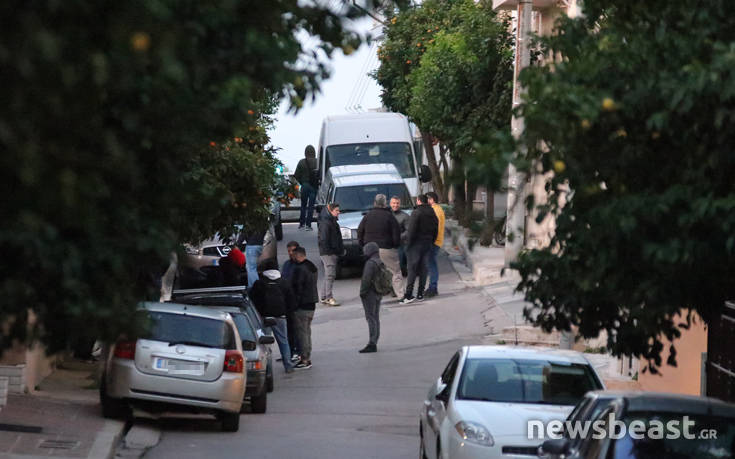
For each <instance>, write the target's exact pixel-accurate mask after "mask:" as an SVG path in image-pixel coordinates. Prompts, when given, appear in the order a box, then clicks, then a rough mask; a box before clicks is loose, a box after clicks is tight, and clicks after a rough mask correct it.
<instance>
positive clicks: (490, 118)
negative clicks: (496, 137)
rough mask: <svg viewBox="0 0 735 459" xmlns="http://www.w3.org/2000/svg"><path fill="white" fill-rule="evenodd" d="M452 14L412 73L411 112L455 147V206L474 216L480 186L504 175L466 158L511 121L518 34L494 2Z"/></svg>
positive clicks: (463, 6) (465, 216) (465, 5)
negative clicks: (477, 169) (479, 168)
mask: <svg viewBox="0 0 735 459" xmlns="http://www.w3.org/2000/svg"><path fill="white" fill-rule="evenodd" d="M449 15H450V18H451V20H450V23H452V24H454V25H453V26H452V27H451V28H447V30H446V31H439V32H437V34H436V35H435V38H434V39H432V40H430V43H429V45H428V46H427V49H426V52H425V53H424V55H423V57H422V58H421V63H420V64H419V66H418V68H416V69H415V70H414V71H413V72H411V74H410V75H409V82H410V83H411V91H412V98H411V101H410V106H409V113H410V114H411V116H412V117H413V118H414V119H415V120H416V122H417V123H418V124H419V125H420V126H423V127H424V128H425V129H427V130H428V131H429V132H431V133H432V134H433V135H434V136H436V137H437V138H439V139H440V140H441V142H442V143H444V144H445V145H446V146H447V147H448V148H449V151H450V152H451V158H452V161H453V164H454V165H455V167H453V174H452V175H453V177H452V178H453V182H454V183H455V184H456V187H455V200H456V202H455V209H456V210H457V211H458V212H457V213H458V215H459V217H460V221H463V220H466V221H468V220H469V216H470V213H471V210H472V200H473V197H474V190H475V187H476V185H478V184H482V185H486V186H488V188H489V189H490V190H493V189H498V188H500V181H499V180H496V181H491V180H488V178H490V177H494V176H492V175H488V176H483V177H480V176H477V175H472V174H468V168H467V166H466V162H467V160H468V159H470V158H472V157H473V156H474V154H475V144H476V143H477V142H478V140H479V139H483V138H485V137H486V136H488V135H489V134H490V133H492V132H495V131H498V130H507V129H508V126H509V125H510V115H511V105H512V89H513V88H512V79H513V38H512V35H511V34H510V31H509V29H510V27H509V24H508V21H506V20H501V19H499V18H498V17H497V14H496V13H495V11H494V10H493V8H492V2H479V3H475V2H474V1H465V2H460V3H458V4H457V5H455V6H453V7H452V9H451V11H450V13H449ZM468 179H470V180H469V181H468ZM465 184H467V185H465ZM465 186H466V187H467V188H466V190H467V192H466V196H465ZM490 202H492V199H491V201H490Z"/></svg>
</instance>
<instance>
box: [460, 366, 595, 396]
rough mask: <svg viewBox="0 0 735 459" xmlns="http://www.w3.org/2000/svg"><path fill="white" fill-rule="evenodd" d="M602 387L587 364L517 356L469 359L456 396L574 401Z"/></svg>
mask: <svg viewBox="0 0 735 459" xmlns="http://www.w3.org/2000/svg"><path fill="white" fill-rule="evenodd" d="M597 389H602V385H601V384H600V382H599V381H598V379H597V377H596V376H595V374H594V373H593V371H592V369H591V368H590V367H589V365H583V364H574V363H573V364H568V363H563V362H550V361H544V360H518V359H468V360H467V361H466V362H465V364H464V367H463V369H462V376H461V378H460V382H459V388H458V390H457V398H458V399H464V400H482V401H491V402H506V403H538V404H549V405H576V404H577V402H579V401H580V400H581V399H582V397H584V394H585V393H587V392H588V391H591V390H597Z"/></svg>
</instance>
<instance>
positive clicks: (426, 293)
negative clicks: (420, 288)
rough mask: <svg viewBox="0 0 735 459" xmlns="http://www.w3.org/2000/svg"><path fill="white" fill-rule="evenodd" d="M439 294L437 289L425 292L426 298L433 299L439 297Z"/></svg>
mask: <svg viewBox="0 0 735 459" xmlns="http://www.w3.org/2000/svg"><path fill="white" fill-rule="evenodd" d="M438 294H439V292H437V291H436V289H434V288H430V289H429V290H427V291H425V292H424V295H425V296H426V298H431V297H433V296H437V295H438Z"/></svg>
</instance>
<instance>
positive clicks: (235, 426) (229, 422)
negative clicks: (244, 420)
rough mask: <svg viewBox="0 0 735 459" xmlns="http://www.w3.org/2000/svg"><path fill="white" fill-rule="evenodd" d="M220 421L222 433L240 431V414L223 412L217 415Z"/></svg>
mask: <svg viewBox="0 0 735 459" xmlns="http://www.w3.org/2000/svg"><path fill="white" fill-rule="evenodd" d="M219 418H220V420H221V421H222V431H223V432H237V431H238V430H239V429H240V413H239V412H237V413H230V412H229V411H223V412H222V413H221V414H220V415H219Z"/></svg>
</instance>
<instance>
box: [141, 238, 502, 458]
mask: <svg viewBox="0 0 735 459" xmlns="http://www.w3.org/2000/svg"><path fill="white" fill-rule="evenodd" d="M292 239H293V240H296V241H298V242H299V243H301V244H302V245H303V246H304V247H305V248H306V249H307V256H308V257H309V258H310V259H311V260H312V261H314V262H315V263H316V264H317V265H319V262H318V261H319V258H318V251H317V247H316V232H315V231H314V232H303V231H298V230H297V229H296V225H295V224H286V225H284V239H283V241H281V243H280V244H279V255H280V256H279V258H281V259H283V258H284V256H285V254H286V250H285V244H286V242H287V241H289V240H292ZM440 270H441V276H440V284H439V292H440V295H439V296H438V297H436V298H433V299H431V300H427V301H424V302H422V303H414V304H411V305H407V306H403V305H400V304H398V303H397V302H396V301H395V300H392V299H391V298H390V297H386V298H385V300H384V303H383V307H382V310H381V338H380V341H379V343H378V349H379V352H377V353H375V354H358V352H357V350H358V349H360V348H361V347H362V346H364V345H365V344H366V342H367V334H368V331H367V324H366V322H365V317H364V314H363V311H362V305H361V303H360V300H359V296H358V286H359V278H358V277H353V278H348V279H341V280H338V281H337V283H336V285H335V297H336V298H337V299H338V300H339V301H341V302H342V305H341V306H339V307H327V306H322V305H319V306H318V307H317V311H316V315H315V320H314V325H313V328H312V335H313V352H312V361H313V367H312V368H311V369H310V370H303V371H299V372H296V373H293V374H291V375H286V374H284V372H283V367H282V366H280V362H278V366H277V367H276V389H275V391H274V392H273V393H271V394H269V397H268V411H267V413H266V414H243V415H242V417H241V419H240V431H239V432H237V433H223V432H221V431H220V424H219V423H218V422H216V421H213V420H212V419H210V418H206V417H197V418H186V419H183V418H164V419H161V420H159V421H154V422H153V425H155V426H157V427H158V428H160V429H161V431H162V434H161V441H160V443H159V444H158V446H156V447H155V448H153V449H152V450H150V451H149V452H148V453H147V454H146V455H145V457H146V458H148V457H150V458H162V459H163V458H172V459H186V458H203V457H211V458H214V457H247V458H264V459H265V458H267V459H275V458H314V459H316V458H319V459H323V458H381V459H384V458H413V457H416V456H417V454H418V447H419V437H418V413H419V409H420V407H421V405H422V401H423V399H424V396H425V395H426V392H427V391H428V388H429V386H430V384H431V383H432V382H433V381H435V380H436V378H437V377H438V376H439V374H440V373H441V371H442V369H443V368H444V366H445V365H446V363H447V362H448V361H449V358H450V357H451V356H452V354H453V353H454V352H455V351H456V350H457V349H458V348H459V347H460V346H461V345H464V344H471V343H476V342H478V341H479V340H480V338H481V337H482V336H483V335H484V334H485V332H486V330H485V329H484V325H483V320H482V316H481V312H482V311H483V310H485V309H486V308H487V300H486V299H485V298H484V297H483V296H482V295H481V294H480V293H479V291H477V290H475V289H472V288H467V287H465V286H464V284H463V283H462V282H460V281H459V278H458V276H457V274H456V273H455V272H454V270H453V269H452V266H451V263H450V262H449V261H448V259H447V258H446V256H444V257H442V259H441V260H440ZM358 274H359V273H358ZM274 349H276V350H274V353H275V354H278V351H277V347H275V346H274ZM137 422H145V421H137ZM147 422H150V421H147Z"/></svg>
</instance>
